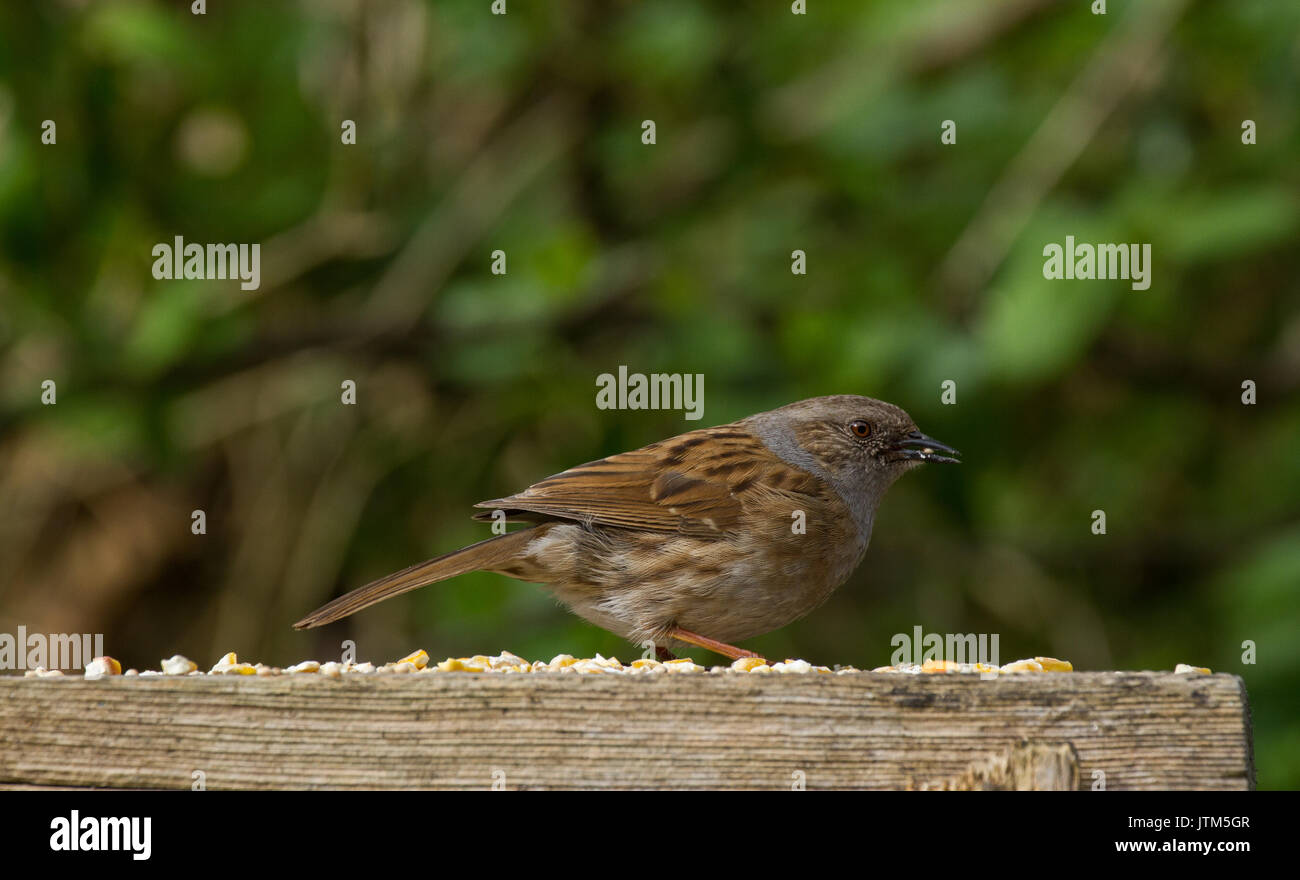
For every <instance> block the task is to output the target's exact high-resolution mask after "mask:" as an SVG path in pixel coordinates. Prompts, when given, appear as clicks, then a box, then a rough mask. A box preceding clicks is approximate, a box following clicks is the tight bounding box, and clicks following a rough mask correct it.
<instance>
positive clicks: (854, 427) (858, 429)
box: [849, 419, 871, 437]
mask: <svg viewBox="0 0 1300 880" xmlns="http://www.w3.org/2000/svg"><path fill="white" fill-rule="evenodd" d="M849 431H851V432H852V433H853V436H854V437H869V436H871V425H869V424H867V422H865V421H863V420H862V419H856V420H854V421H852V422H849Z"/></svg>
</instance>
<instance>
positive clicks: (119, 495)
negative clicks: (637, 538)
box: [0, 0, 1300, 788]
mask: <svg viewBox="0 0 1300 880" xmlns="http://www.w3.org/2000/svg"><path fill="white" fill-rule="evenodd" d="M489 5H490V4H489V3H488V2H487V0H473V2H428V3H423V2H416V0H369V2H362V0H330V2H322V3H297V4H293V3H258V2H252V0H249V2H243V3H209V4H208V7H209V11H208V14H207V15H205V16H194V15H191V14H190V12H189V10H188V3H171V4H167V3H162V2H146V0H133V2H93V3H91V2H81V0H51V2H45V3H16V4H4V6H3V7H2V8H0V432H2V437H0V559H3V564H0V626H3V628H4V629H5V631H12V630H13V628H14V627H15V626H17V625H18V624H19V623H23V624H26V625H27V626H28V627H29V629H31V630H33V631H72V632H82V631H91V632H104V633H105V634H106V642H107V644H108V645H109V646H110V647H109V650H110V653H112V654H114V655H115V656H117V657H119V658H120V659H122V660H123V661H124V663H125V664H126V665H129V666H139V667H144V666H156V665H157V660H158V658H160V657H164V656H168V655H170V654H172V653H176V652H180V653H184V654H187V655H189V656H191V657H194V658H195V659H196V660H198V661H199V662H200V663H202V662H205V661H206V660H207V659H208V658H212V659H215V658H216V657H217V656H219V655H220V654H221V653H223V652H225V651H229V650H234V651H237V652H238V653H239V654H240V655H241V657H246V658H252V659H255V660H263V661H266V662H269V663H276V664H281V665H287V664H289V663H292V662H296V661H298V660H301V659H304V658H307V657H312V656H316V657H319V658H322V659H324V658H326V657H332V656H335V655H336V654H337V653H338V651H339V642H340V641H341V640H342V639H344V638H353V639H355V640H356V641H357V643H358V654H359V656H361V657H363V658H370V659H374V660H377V661H382V660H387V659H393V658H396V657H398V656H400V655H402V654H404V653H405V652H406V651H407V650H409V649H411V648H413V647H416V646H422V647H425V648H426V649H428V650H429V651H430V653H431V654H433V655H435V656H438V657H441V656H448V655H453V656H459V655H466V654H473V653H480V652H487V653H494V652H496V651H498V650H501V649H503V648H508V649H510V650H513V651H515V652H517V653H520V654H522V655H524V656H527V657H529V658H536V657H544V658H545V657H549V656H551V655H553V654H556V653H560V652H568V653H572V654H575V655H590V654H592V653H594V652H597V651H600V652H603V653H605V654H607V655H609V654H615V655H618V656H620V657H622V658H623V659H624V660H627V659H629V655H631V654H632V653H634V652H633V651H632V648H631V646H629V645H627V644H626V643H623V642H622V641H621V640H619V639H618V638H616V637H614V636H612V635H609V634H607V633H604V632H602V631H600V630H597V629H595V628H593V627H591V626H589V625H587V624H586V623H584V622H582V621H580V620H578V619H576V618H573V617H571V616H569V615H567V614H566V613H565V612H564V611H562V610H561V609H559V608H557V607H556V605H555V603H554V602H553V601H552V600H551V599H550V598H548V597H547V595H546V594H545V593H544V592H543V591H542V590H541V589H539V588H538V587H536V586H533V585H528V584H522V583H517V582H514V581H511V580H508V579H506V578H502V577H498V576H494V575H487V574H476V575H470V576H466V577H463V578H459V579H457V580H455V581H452V582H449V583H446V584H442V585H439V586H436V587H434V588H430V589H426V590H421V591H418V592H416V593H413V594H411V595H409V596H407V597H403V598H401V599H399V600H395V601H392V602H389V603H385V604H383V605H380V606H376V607H375V608H373V609H371V610H368V611H366V612H365V613H363V614H361V615H359V616H358V617H356V618H353V619H350V620H348V621H347V622H346V623H343V624H340V625H337V626H334V627H331V628H328V629H327V630H325V631H313V632H309V633H295V632H294V631H292V630H291V629H290V628H289V624H290V622H291V621H293V620H295V619H297V617H298V616H300V615H301V614H302V613H303V612H306V611H308V610H310V609H311V608H313V607H315V606H316V605H318V604H320V603H321V602H323V601H324V600H326V599H328V598H330V597H331V596H333V595H336V594H338V593H341V592H342V591H344V590H347V589H350V588H352V587H355V586H358V585H360V584H361V583H363V582H365V581H367V580H370V579H372V578H374V577H377V576H379V575H382V574H385V573H388V572H389V571H392V570H395V569H397V568H400V567H404V566H406V565H408V564H410V563H412V562H415V561H418V560H420V559H424V558H426V557H428V556H431V555H434V554H436V553H439V552H443V551H446V550H448V549H451V548H454V547H457V546H460V545H462V544H465V543H469V542H471V541H475V540H479V539H481V538H483V537H485V536H486V534H487V531H486V530H487V526H485V525H481V524H474V523H471V522H470V521H469V519H468V514H469V513H470V505H471V504H472V503H473V502H475V501H478V500H480V499H484V498H493V497H498V496H500V495H503V494H506V493H508V492H511V491H515V490H518V489H520V488H522V487H523V486H525V485H527V484H529V483H531V482H534V481H536V480H538V479H540V478H542V477H544V476H546V475H548V474H551V473H554V472H557V471H559V470H562V469H563V468H565V467H568V466H570V465H573V464H576V463H579V462H583V461H588V460H591V459H595V458H598V457H601V456H604V455H607V454H610V453H614V452H618V451H621V450H624V449H628V448H633V447H636V446H640V445H643V444H645V443H648V442H651V441H654V440H657V439H661V438H663V437H666V436H669V435H672V434H675V433H679V432H681V431H684V430H688V429H690V428H693V427H697V426H698V423H688V422H685V421H684V420H683V419H682V418H681V414H680V413H673V412H603V411H598V410H597V409H596V408H595V405H594V396H595V377H596V376H597V375H598V374H600V373H602V372H607V371H616V370H617V367H618V366H619V365H620V364H627V365H629V367H630V369H632V370H634V371H642V372H684V373H702V374H704V376H705V377H706V384H705V390H706V406H705V416H704V420H703V424H717V423H722V422H725V421H729V420H731V419H733V418H738V417H741V416H744V415H747V414H750V413H752V412H756V411H759V410H763V409H769V408H772V407H775V406H779V405H781V404H784V403H787V402H790V401H792V400H795V399H798V398H802V397H809V396H815V395H821V394H830V393H863V394H868V395H871V396H875V397H881V398H885V399H888V400H890V401H893V402H895V403H898V404H900V405H902V406H903V407H904V408H906V409H907V410H908V411H909V412H910V413H911V414H912V415H913V417H914V418H915V419H916V421H917V422H918V423H919V424H920V425H921V426H922V428H923V429H924V430H926V431H928V432H930V433H932V434H933V435H935V436H937V437H939V438H941V439H943V440H945V441H947V442H949V443H952V444H953V445H955V446H957V447H958V448H960V449H961V450H962V451H963V452H964V453H965V458H966V463H965V464H963V465H962V466H961V467H960V468H929V469H924V470H922V471H921V472H919V473H917V474H914V475H911V476H909V477H908V478H907V479H905V480H904V481H902V482H901V483H900V484H899V485H898V486H897V487H896V488H894V489H893V490H892V492H891V493H890V496H889V497H888V499H887V500H886V502H885V505H884V509H883V511H882V515H881V519H880V521H879V524H878V526H877V530H876V533H875V535H874V540H873V546H872V548H871V551H870V553H869V555H868V562H867V564H866V565H864V566H863V568H862V569H861V570H860V571H859V572H858V573H857V574H856V575H855V577H854V578H853V579H852V580H851V581H850V583H849V584H848V585H846V586H845V587H844V588H842V589H841V590H840V591H839V592H838V593H837V594H836V595H835V596H834V597H833V598H832V599H831V601H830V603H829V604H828V606H826V607H824V608H823V609H821V610H820V611H818V612H816V613H814V614H813V615H811V616H810V617H808V618H807V619H805V620H803V621H800V622H798V623H796V624H793V625H791V626H789V627H787V628H785V629H783V630H781V631H778V632H775V633H772V634H770V635H768V636H765V637H762V638H760V639H755V640H754V641H753V643H752V644H750V645H749V647H751V648H753V649H755V650H759V651H763V652H769V656H770V655H772V654H775V655H778V656H800V657H805V658H807V659H809V660H813V661H815V662H819V663H845V664H849V663H852V664H855V665H858V666H867V667H870V666H875V665H880V664H883V663H886V662H888V660H889V654H890V653H891V649H890V636H891V635H892V634H893V633H896V632H909V633H910V632H911V629H912V627H913V626H914V625H916V624H921V625H923V626H924V627H925V629H926V630H927V631H931V632H995V633H999V634H1000V635H1001V650H1002V655H1003V657H1002V659H1003V660H1004V661H1005V660H1010V659H1015V658H1018V657H1024V656H1033V655H1035V654H1048V655H1053V656H1058V657H1063V658H1066V659H1069V660H1072V661H1073V662H1074V663H1075V666H1076V668H1085V669H1087V668H1103V669H1111V668H1119V669H1144V668H1151V669H1166V670H1167V669H1172V668H1173V666H1174V665H1175V664H1176V663H1179V662H1188V663H1193V664H1197V665H1207V666H1210V667H1213V668H1214V669H1215V670H1216V671H1223V672H1232V673H1236V674H1239V675H1241V676H1243V677H1244V679H1245V681H1246V684H1247V687H1248V689H1249V692H1250V696H1251V699H1252V705H1253V711H1254V720H1255V724H1256V738H1255V746H1256V750H1257V762H1258V767H1259V782H1260V784H1261V786H1263V787H1291V788H1295V787H1300V749H1297V743H1298V742H1300V713H1297V710H1296V707H1297V701H1296V696H1295V695H1296V691H1297V688H1298V687H1300V674H1298V673H1297V669H1300V636H1298V635H1297V610H1298V609H1297V606H1298V604H1300V603H1298V602H1297V594H1298V591H1300V516H1298V514H1300V505H1298V504H1297V499H1300V455H1297V447H1298V446H1300V406H1298V405H1297V397H1296V392H1297V385H1298V384H1300V310H1298V309H1297V304H1298V303H1300V297H1298V294H1300V281H1298V278H1297V270H1296V259H1297V255H1298V254H1300V249H1298V248H1297V245H1298V244H1300V198H1298V194H1300V166H1297V163H1296V161H1295V159H1296V157H1297V155H1300V127H1298V123H1297V114H1296V108H1297V106H1298V105H1297V101H1296V96H1297V93H1298V90H1297V86H1298V85H1300V50H1298V49H1297V47H1298V46H1300V42H1298V41H1297V35H1298V34H1300V5H1297V4H1295V3H1279V2H1274V0H1234V2H1233V3H1220V4H1212V3H1181V2H1164V3H1161V2H1157V0H1151V2H1149V3H1129V2H1123V0H1120V2H1114V0H1112V2H1111V3H1110V4H1109V5H1110V14H1108V15H1106V16H1094V15H1091V14H1090V13H1089V12H1088V5H1089V4H1088V3H1085V2H1074V3H1060V2H1048V0H1043V2H1033V0H1029V2H1026V0H986V2H973V0H946V2H925V3H905V2H874V3H863V2H833V0H810V2H809V4H808V6H809V14H808V15H806V16H793V15H791V14H790V13H789V6H788V4H785V3H781V2H778V3H773V4H766V5H763V4H757V5H756V4H726V3H720V2H718V3H704V2H686V0H678V2H662V0H646V2H595V0H592V2H581V3H579V2H555V3H549V2H548V3H532V2H523V0H511V2H510V3H509V14H508V15H507V16H504V17H494V16H492V15H490V14H488V7H489ZM1161 10H1163V13H1162V12H1161ZM1160 14H1167V15H1168V27H1167V28H1164V27H1161V26H1160V25H1159V22H1158V16H1159V15H1160ZM1125 35H1127V36H1125ZM1123 39H1130V40H1131V42H1130V43H1128V44H1124V46H1123V51H1119V52H1110V53H1109V54H1108V47H1111V48H1113V47H1114V46H1115V45H1116V44H1117V41H1120V40H1123ZM1130 63H1131V64H1132V65H1133V66H1134V67H1135V68H1136V69H1134V70H1129V69H1128V67H1126V66H1125V65H1127V64H1130ZM1094 68H1096V69H1099V70H1101V71H1102V72H1103V73H1105V74H1107V75H1108V76H1109V78H1107V77H1103V78H1102V79H1101V82H1103V83H1104V84H1105V87H1104V88H1099V89H1097V88H1094V89H1091V90H1090V89H1088V88H1086V87H1083V86H1084V85H1085V84H1086V82H1087V80H1086V77H1085V71H1088V70H1090V69H1094ZM1094 110H1095V111H1096V113H1095V116H1096V119H1095V122H1093V123H1089V119H1090V114H1091V113H1092V112H1093V111H1094ZM47 119H49V120H54V121H55V123H56V125H57V143H56V144H54V145H44V144H42V142H41V131H42V129H41V126H42V122H43V120H47ZM345 119H351V120H355V122H356V126H357V143H356V144H355V145H344V144H342V143H341V142H340V131H341V128H340V127H341V125H342V121H343V120H345ZM644 119H653V120H655V121H656V124H657V136H658V141H657V143H656V144H655V145H654V146H646V145H644V144H642V143H641V138H640V135H641V121H642V120H644ZM945 119H952V120H954V121H955V122H956V123H957V143H956V144H953V145H943V144H941V143H940V140H939V134H940V124H941V122H942V121H943V120H945ZM1244 119H1252V120H1254V121H1255V122H1256V123H1257V125H1258V144H1256V145H1251V146H1247V145H1243V143H1242V140H1241V125H1242V121H1243V120H1244ZM1074 152H1077V153H1078V155H1077V158H1075V157H1074V156H1073V153H1074ZM1067 153H1068V154H1069V155H1068V156H1067V155H1066V154H1067ZM1062 157H1065V158H1064V159H1062ZM1044 169H1047V170H1046V171H1045V170H1044ZM176 235H183V236H184V237H185V238H186V240H187V241H197V242H260V243H261V244H262V249H263V250H262V287H261V289H260V290H257V291H255V292H247V291H242V290H240V289H239V286H238V284H237V283H236V282H196V281H176V282H159V281H155V280H154V279H153V278H152V276H151V274H150V266H151V263H152V259H151V256H150V251H151V248H152V246H153V245H154V244H155V243H157V242H170V241H171V239H172V237H173V236H176ZM1066 235H1074V236H1076V238H1077V239H1078V240H1080V241H1094V242H1095V241H1114V242H1130V241H1133V242H1149V243H1150V244H1151V245H1152V252H1153V255H1154V267H1153V276H1152V277H1153V283H1152V285H1151V288H1150V289H1149V290H1145V291H1135V290H1132V289H1130V287H1129V285H1128V283H1127V282H1123V281H1114V282H1109V281H1094V282H1067V281H1060V282H1046V281H1044V279H1043V276H1042V248H1043V246H1044V245H1045V244H1046V243H1049V242H1061V241H1063V240H1064V237H1065V236H1066ZM963 243H964V244H963ZM496 249H501V250H504V251H505V252H506V253H507V255H508V268H509V272H508V274H507V275H505V276H494V275H492V274H491V272H490V271H489V265H490V259H491V258H490V254H491V252H492V251H494V250H496ZM794 249H803V250H805V251H806V252H807V259H808V274H807V275H806V276H795V275H792V274H791V272H790V255H791V252H792V251H793V250H794ZM349 378H350V379H354V380H355V381H356V382H357V385H358V389H359V391H358V403H357V405H356V406H355V407H348V406H343V405H341V403H340V399H339V394H340V383H341V382H342V381H343V380H345V379H349ZM45 379H53V380H55V381H56V382H57V387H58V403H57V405H55V406H42V405H41V402H40V388H41V382H42V381H43V380H45ZM945 379H953V380H955V381H956V383H957V387H958V401H957V405H955V406H944V405H942V404H941V403H940V394H939V389H940V383H941V382H942V381H943V380H945ZM1248 379H1249V380H1253V381H1254V382H1256V383H1257V384H1258V395H1259V398H1258V403H1257V404H1256V405H1253V406H1247V405H1243V403H1242V401H1241V394H1242V382H1243V381H1245V380H1248ZM195 509H203V510H205V511H206V512H207V522H208V533H207V534H206V535H203V536H196V535H193V534H191V532H190V512H191V511H192V510H195ZM1095 509H1104V510H1105V511H1106V513H1107V517H1108V533H1107V534H1106V535H1104V536H1097V535H1094V534H1092V532H1091V530H1090V526H1091V522H1092V520H1091V512H1092V511H1093V510H1095ZM1246 641H1251V642H1254V643H1255V644H1256V645H1257V650H1258V655H1257V662H1255V663H1253V664H1247V663H1243V642H1246Z"/></svg>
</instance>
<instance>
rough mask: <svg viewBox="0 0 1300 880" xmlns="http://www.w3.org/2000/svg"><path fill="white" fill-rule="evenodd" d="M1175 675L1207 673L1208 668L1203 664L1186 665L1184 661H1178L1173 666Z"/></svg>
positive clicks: (1208, 671)
mask: <svg viewBox="0 0 1300 880" xmlns="http://www.w3.org/2000/svg"><path fill="white" fill-rule="evenodd" d="M1174 674H1175V675H1189V674H1190V675H1209V674H1210V670H1209V669H1208V668H1206V667H1204V666H1188V665H1187V664H1186V663H1179V664H1178V665H1177V666H1175V667H1174Z"/></svg>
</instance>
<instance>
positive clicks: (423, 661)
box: [394, 648, 429, 669]
mask: <svg viewBox="0 0 1300 880" xmlns="http://www.w3.org/2000/svg"><path fill="white" fill-rule="evenodd" d="M394 662H396V663H410V664H411V665H412V666H414V667H415V668H416V669H423V668H424V667H426V666H428V665H429V654H428V652H427V651H425V650H424V649H423V648H421V649H419V650H418V651H412V652H411V653H409V654H407V655H406V656H405V657H403V658H402V659H401V660H396V661H394Z"/></svg>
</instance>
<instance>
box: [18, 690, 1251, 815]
mask: <svg viewBox="0 0 1300 880" xmlns="http://www.w3.org/2000/svg"><path fill="white" fill-rule="evenodd" d="M1023 742H1027V743H1029V744H1031V745H1041V746H1045V747H1049V750H1048V752H1046V753H1036V757H1032V759H1026V760H1029V764H1028V765H1026V766H1025V767H1021V768H1020V769H1019V770H1016V771H1015V772H1013V773H1011V774H1010V775H1007V773H1006V772H1005V768H1004V771H1002V776H999V777H998V778H997V779H996V780H994V782H997V783H999V785H1001V786H1006V785H1007V784H1008V780H1010V784H1011V785H1016V786H1021V787H1031V786H1032V784H1033V783H1032V781H1030V780H1032V779H1034V778H1036V777H1037V776H1038V775H1040V774H1039V773H1038V770H1036V769H1034V768H1041V767H1043V766H1047V765H1050V764H1051V763H1052V762H1053V761H1056V762H1057V763H1056V767H1055V769H1053V770H1050V774H1054V775H1051V776H1050V778H1051V779H1056V780H1058V783H1057V784H1059V780H1060V779H1070V780H1077V781H1076V782H1075V783H1074V784H1076V785H1077V786H1078V787H1080V788H1091V787H1093V786H1094V785H1097V784H1102V785H1104V787H1105V788H1107V789H1142V788H1165V789H1245V788H1252V787H1253V785H1254V767H1253V758H1252V754H1251V739H1250V727H1249V707H1248V703H1247V700H1246V692H1245V687H1244V685H1243V683H1242V681H1241V679H1240V678H1238V677H1236V676H1232V675H1174V674H1169V673H1114V672H1108V673H1079V672H1076V673H1062V674H1028V675H1009V676H1000V677H999V678H997V679H993V680H987V681H985V680H981V679H980V678H979V677H978V676H973V675H887V674H870V673H854V674H849V675H816V674H795V675H745V674H721V675H708V674H674V675H654V676H635V677H632V676H627V677H623V676H620V677H614V676H603V675H564V674H532V675H501V674H468V673H433V674H420V675H382V676H380V675H368V676H363V675H348V676H344V677H343V678H341V679H329V678H325V677H322V676H316V675H294V676H288V675H286V676H278V677H253V676H189V677H158V678H136V677H131V678H126V677H114V678H105V679H101V680H99V681H84V680H81V679H76V678H62V679H59V678H54V679H35V678H27V679H24V678H18V677H4V678H0V743H2V745H0V785H8V786H13V787H18V786H31V785H39V786H86V787H133V788H189V787H190V786H191V781H192V778H193V777H192V774H193V772H194V771H202V773H203V774H204V781H205V784H206V786H207V787H208V788H214V789H216V788H320V787H329V788H461V789H485V788H491V787H492V786H493V783H494V781H495V782H496V783H497V785H498V787H502V786H503V787H505V788H509V789H515V788H673V789H683V788H756V789H764V788H767V789H781V788H787V789H788V788H791V787H795V786H797V785H799V784H800V783H802V784H803V785H804V786H806V787H807V788H808V789H821V788H868V789H881V788H925V787H932V788H944V787H963V785H964V786H965V787H988V786H986V785H982V784H981V783H988V782H989V780H990V777H989V773H990V772H991V771H990V770H989V768H990V767H992V766H993V765H996V764H997V762H998V761H999V760H1001V761H1003V763H1005V762H1006V761H1007V760H1009V759H1010V758H1009V755H1010V751H1011V750H1013V749H1014V748H1015V747H1016V746H1017V744H1020V743H1023ZM1063 746H1068V747H1069V748H1070V749H1071V750H1072V752H1073V754H1074V755H1076V756H1077V765H1076V766H1073V767H1071V766H1070V765H1069V761H1068V759H1067V758H1064V757H1062V756H1061V753H1060V748H1061V747H1063ZM1053 749H1055V750H1056V751H1055V752H1053V751H1052V750H1053ZM1053 754H1056V755H1057V757H1056V758H1053V757H1052V755H1053ZM1017 760H1019V759H1017ZM1030 765H1032V766H1030ZM1044 772H1049V771H1044ZM981 774H983V775H981ZM1016 774H1019V775H1016ZM1098 774H1100V775H1098ZM995 775H996V774H995ZM1045 778H1046V777H1045ZM993 787H997V786H993Z"/></svg>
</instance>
